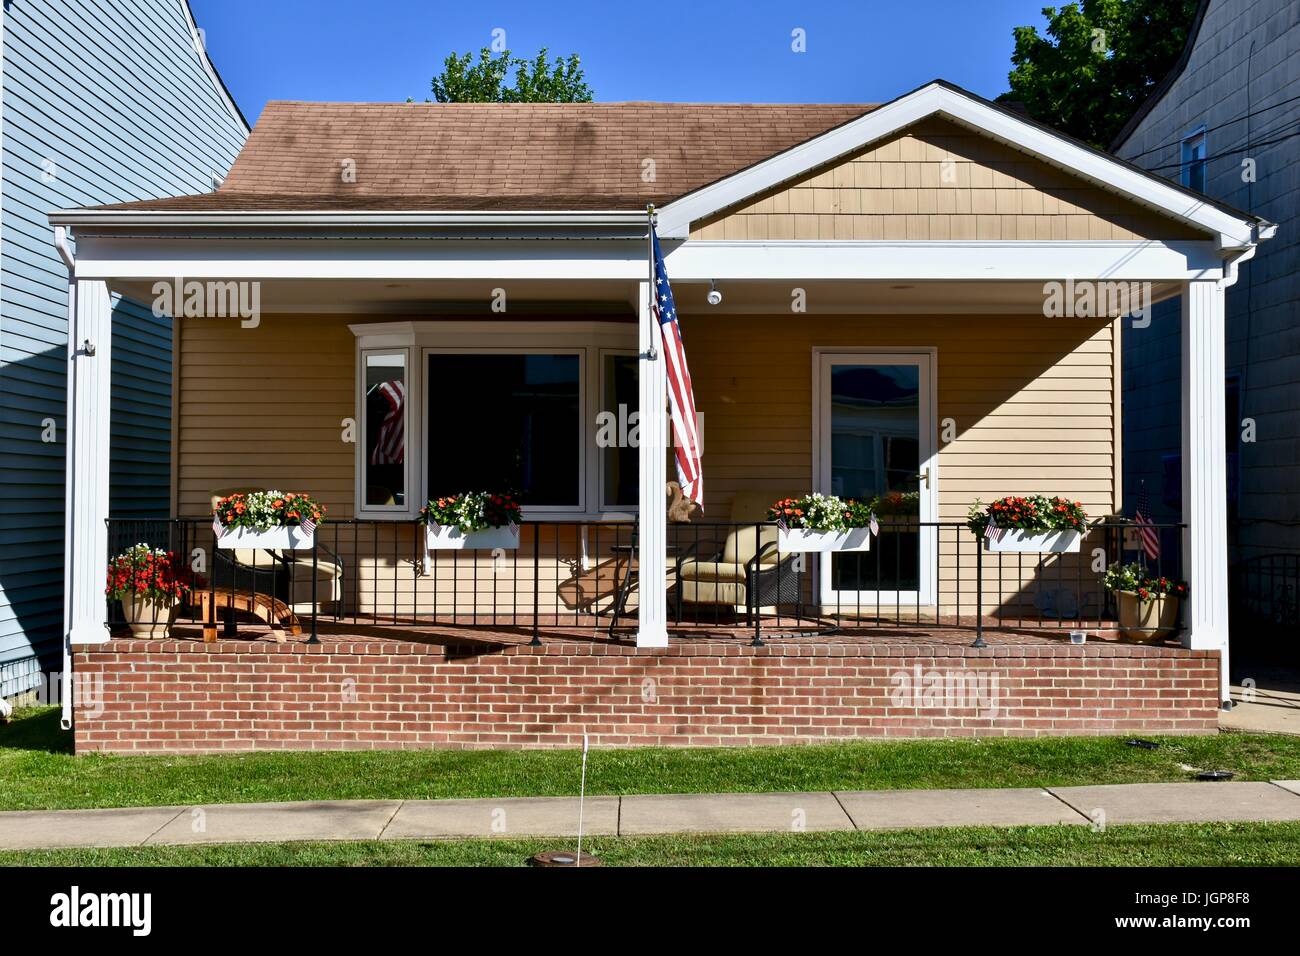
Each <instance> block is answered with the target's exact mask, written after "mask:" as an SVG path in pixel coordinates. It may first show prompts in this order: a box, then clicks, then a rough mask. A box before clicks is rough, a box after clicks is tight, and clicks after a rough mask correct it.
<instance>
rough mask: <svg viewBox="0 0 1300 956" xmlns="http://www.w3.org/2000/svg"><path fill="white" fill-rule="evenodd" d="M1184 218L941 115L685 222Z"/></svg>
mask: <svg viewBox="0 0 1300 956" xmlns="http://www.w3.org/2000/svg"><path fill="white" fill-rule="evenodd" d="M1203 235H1204V234H1203V233H1201V232H1197V231H1196V230H1194V229H1193V228H1192V227H1190V226H1188V225H1187V224H1186V223H1184V222H1182V221H1180V220H1176V219H1172V218H1169V217H1167V216H1161V215H1159V214H1157V213H1155V212H1152V211H1151V210H1150V209H1148V208H1147V207H1145V206H1140V205H1138V204H1136V203H1132V202H1130V201H1128V200H1126V199H1124V198H1123V197H1121V196H1118V195H1115V194H1114V193H1111V192H1108V191H1106V190H1104V189H1101V188H1099V187H1097V186H1095V185H1093V184H1091V183H1088V182H1085V181H1082V180H1080V179H1078V178H1077V177H1074V176H1071V175H1070V174H1068V173H1066V172H1064V171H1062V170H1060V169H1057V168H1056V167H1054V166H1049V165H1048V164H1046V163H1044V162H1042V161H1041V160H1038V159H1035V158H1034V157H1032V156H1029V155H1027V154H1025V153H1024V152H1021V151H1020V150H1016V149H1013V148H1012V147H1010V146H1007V145H1005V144H1003V143H1000V142H998V141H996V140H993V139H990V138H989V137H987V136H983V135H981V134H980V133H978V132H976V131H974V130H971V129H969V128H967V127H964V126H959V125H958V124H956V123H953V122H950V121H948V120H945V119H942V118H939V117H930V118H928V119H924V120H921V121H920V122H918V123H914V124H913V125H911V126H909V127H907V128H906V129H904V130H902V131H900V132H899V133H896V134H894V135H892V136H888V137H885V138H884V139H881V140H878V141H876V142H875V143H872V144H871V145H870V146H867V147H866V148H864V149H862V150H860V151H858V152H857V153H855V154H853V155H852V156H849V157H846V158H844V159H842V160H840V161H838V162H836V163H833V164H831V165H829V166H825V167H823V168H821V169H820V170H818V171H816V172H814V173H811V174H809V175H806V176H804V177H802V178H800V179H797V180H795V181H794V182H792V183H787V184H783V185H781V186H778V187H776V188H775V189H773V190H771V191H769V192H767V193H765V194H763V195H761V196H759V197H751V198H750V199H747V200H744V201H742V203H741V204H739V205H737V206H733V207H731V208H730V209H728V210H725V211H723V212H722V213H719V214H718V215H716V216H713V217H711V218H709V219H706V220H702V221H698V222H694V223H692V225H691V231H690V237H691V238H692V239H706V240H708V239H714V240H716V239H724V240H733V239H743V240H770V241H787V240H800V239H812V240H828V239H856V240H885V241H901V240H1020V241H1028V240H1053V241H1060V240H1084V239H1088V240H1095V239H1115V240H1127V241H1132V240H1138V239H1157V240H1172V239H1197V238H1202V237H1203Z"/></svg>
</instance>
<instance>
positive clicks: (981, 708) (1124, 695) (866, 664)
mask: <svg viewBox="0 0 1300 956" xmlns="http://www.w3.org/2000/svg"><path fill="white" fill-rule="evenodd" d="M74 657H75V660H74V668H75V672H76V673H77V675H78V677H77V681H78V685H79V686H80V687H81V688H82V689H83V694H82V700H81V702H80V703H79V704H78V706H77V710H76V721H75V725H76V747H77V750H78V751H79V752H84V751H96V750H98V751H173V752H174V751H217V750H273V749H368V748H410V749H416V748H426V747H448V748H470V747H480V748H481V747H565V746H573V745H575V744H577V743H580V741H581V735H582V733H583V731H584V730H586V731H587V732H588V733H590V734H591V740H592V743H593V744H596V745H604V746H639V745H665V746H716V745H752V744H769V743H796V742H801V743H806V742H816V741H831V740H842V739H846V738H853V737H934V736H1039V735H1048V734H1058V735H1066V734H1127V733H1149V734H1156V733H1178V734H1188V733H1210V732H1213V731H1214V730H1215V729H1216V728H1217V726H1218V708H1217V702H1218V666H1219V662H1218V655H1217V652H1213V651H1187V650H1180V649H1174V648H1147V647H1138V646H1126V645H1107V644H1089V645H1085V646H1082V647H1073V646H1069V645H1061V646H1056V645H1051V646H1019V647H1017V646H998V647H992V648H988V649H984V650H975V649H969V648H953V647H942V646H939V647H926V646H907V647H900V646H897V645H892V646H891V645H884V644H882V645H828V644H805V645H798V644H786V645H779V646H769V647H765V648H750V647H748V646H745V645H739V644H708V643H701V644H693V645H692V644H682V645H676V646H674V647H672V648H670V649H669V650H667V651H650V650H645V651H638V650H636V649H634V648H627V647H618V646H609V645H598V644H597V645H586V644H579V643H556V644H550V645H547V646H545V647H542V648H529V647H510V648H507V649H506V650H504V651H500V652H494V653H491V654H486V655H480V656H472V657H461V658H457V657H455V656H448V655H447V654H446V653H445V652H444V651H443V649H441V648H431V647H429V646H425V645H419V644H407V643H401V642H396V641H383V642H379V641H372V642H360V643H343V642H339V643H325V644H321V645H319V646H314V647H309V646H305V645H302V644H297V643H293V644H284V645H274V644H267V643H251V642H242V641H229V642H220V643H216V644H210V645H204V644H202V643H198V642H191V641H133V640H114V641H110V642H109V643H107V644H98V645H85V646H78V647H76V648H74ZM917 668H919V671H918V670H917ZM918 673H919V674H920V675H921V678H922V679H921V681H917V680H916V679H915V677H916V675H917V674H918ZM936 676H937V677H939V678H942V679H945V680H948V681H953V682H955V681H957V680H959V679H960V680H962V681H965V683H964V685H958V684H956V683H953V684H950V685H945V686H947V687H950V688H951V689H952V690H956V691H957V692H956V693H951V692H950V693H948V694H947V695H946V696H944V695H941V696H940V697H939V698H938V699H936V697H935V696H934V694H935V693H936V692H935V691H933V690H931V691H930V692H929V696H927V693H926V691H925V686H926V685H925V680H926V679H927V678H928V679H931V680H933V679H934V678H935V677H936ZM977 681H978V682H982V684H978V685H977V684H976V683H974V682H977ZM912 686H914V687H916V688H917V690H916V693H915V694H913V693H911V690H910V688H911V687H912ZM961 686H964V688H965V693H963V692H962V691H961V690H958V688H959V687H961ZM977 687H982V688H983V696H982V697H981V696H978V695H977V694H973V693H971V691H972V690H973V689H975V688H977ZM96 696H98V697H99V698H100V699H99V700H98V701H96V700H95V699H94V698H95V697H96ZM990 708H994V709H990ZM96 711H100V712H98V713H96Z"/></svg>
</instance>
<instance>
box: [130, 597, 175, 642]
mask: <svg viewBox="0 0 1300 956" xmlns="http://www.w3.org/2000/svg"><path fill="white" fill-rule="evenodd" d="M178 606H179V605H178V602H177V601H175V600H172V601H170V602H163V603H158V602H153V601H150V600H149V599H148V598H146V597H145V596H144V595H141V594H132V595H130V596H129V597H124V598H122V619H123V620H125V621H126V623H127V624H128V625H129V626H130V628H131V636H132V637H166V636H167V634H168V632H170V631H171V626H172V622H173V621H175V620H176V609H177V607H178Z"/></svg>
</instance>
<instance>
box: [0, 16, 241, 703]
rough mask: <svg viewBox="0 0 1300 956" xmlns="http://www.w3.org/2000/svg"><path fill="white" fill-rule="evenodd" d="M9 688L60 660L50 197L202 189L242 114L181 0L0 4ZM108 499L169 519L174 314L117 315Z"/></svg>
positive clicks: (2, 517)
mask: <svg viewBox="0 0 1300 956" xmlns="http://www.w3.org/2000/svg"><path fill="white" fill-rule="evenodd" d="M2 16H3V39H4V60H3V64H4V67H3V68H4V74H3V97H4V117H3V118H4V167H3V235H2V236H0V240H2V244H3V249H2V250H0V255H2V257H3V276H2V279H0V696H9V695H13V694H17V693H21V692H23V691H25V690H28V689H30V688H32V687H34V686H35V685H36V683H37V681H38V680H39V676H40V673H41V670H42V669H45V670H48V669H50V668H51V667H57V666H58V662H59V657H60V654H61V648H60V643H61V632H62V629H63V624H62V620H63V618H62V615H63V611H62V601H63V557H64V556H63V540H64V538H63V525H64V521H63V505H64V497H63V496H64V447H65V443H64V439H65V434H64V425H65V417H66V411H67V409H66V394H65V389H66V376H67V310H68V298H67V290H68V285H67V282H68V280H67V274H68V273H67V268H66V266H65V265H64V263H63V261H62V260H61V259H60V257H59V254H58V252H57V251H56V250H55V247H54V241H53V230H52V229H51V228H50V225H49V222H48V220H47V218H46V216H47V214H48V213H49V212H50V211H51V210H54V209H66V208H68V207H70V206H85V205H92V204H95V203H111V202H122V201H128V200H134V199H150V198H159V197H164V196H173V195H185V194H190V193H197V192H205V191H209V190H211V189H213V188H214V186H215V184H216V182H219V181H220V180H221V178H223V177H224V176H225V174H226V172H227V170H229V168H230V165H231V163H232V162H233V161H234V159H235V156H236V155H237V154H238V152H239V149H240V147H241V146H242V145H243V142H244V139H245V137H246V136H247V135H248V124H247V122H246V121H245V120H244V118H243V116H242V114H240V112H239V109H238V108H237V107H236V106H235V104H234V102H233V100H232V99H231V98H230V95H229V93H228V92H227V91H226V89H225V87H224V86H223V85H222V82H221V79H220V78H219V77H218V76H217V74H216V71H215V70H214V69H213V67H212V64H211V63H210V62H209V60H208V57H207V54H206V53H205V52H204V48H203V43H202V39H201V33H200V32H199V31H198V30H196V28H195V25H194V19H193V16H192V14H191V12H190V9H189V5H188V3H187V2H186V0H112V2H104V0H4V12H3V14H2ZM113 321H114V328H113V343H112V356H113V413H112V415H113V417H112V477H111V495H112V511H113V513H114V514H117V515H131V514H138V515H154V516H156V515H163V514H167V513H168V509H169V501H168V485H169V477H170V448H171V403H172V395H171V325H170V322H169V320H167V319H157V318H155V317H154V316H153V315H152V312H151V309H150V307H149V305H148V304H145V305H141V304H139V303H136V302H132V301H130V300H121V301H119V302H117V303H116V307H115V310H114V315H113Z"/></svg>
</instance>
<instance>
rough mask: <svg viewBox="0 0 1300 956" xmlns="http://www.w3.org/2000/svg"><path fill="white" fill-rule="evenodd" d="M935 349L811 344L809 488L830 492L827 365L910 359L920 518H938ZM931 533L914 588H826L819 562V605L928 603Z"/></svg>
mask: <svg viewBox="0 0 1300 956" xmlns="http://www.w3.org/2000/svg"><path fill="white" fill-rule="evenodd" d="M938 351H939V350H938V349H937V348H935V347H933V346H919V347H897V346H896V347H877V348H866V347H861V348H849V347H840V346H836V347H816V346H815V347H814V348H813V350H812V353H813V354H812V366H813V367H812V473H813V488H814V489H815V490H817V491H821V492H823V493H825V494H830V485H831V480H830V479H831V476H830V471H831V464H830V454H831V446H830V442H829V441H827V440H824V436H827V435H829V431H830V407H829V405H827V406H825V407H823V403H822V386H823V383H824V381H826V380H828V370H829V368H830V366H831V365H905V364H906V365H911V364H915V365H917V366H918V367H919V368H920V372H921V374H920V408H919V409H918V412H917V445H918V447H917V460H918V462H919V465H920V469H921V471H922V472H925V471H926V470H928V471H929V474H930V480H929V482H928V486H922V487H921V489H920V491H921V499H920V505H921V514H920V520H921V521H922V522H926V521H937V520H938V517H937V516H938V514H939V452H938V448H937V443H936V441H935V439H936V436H937V435H938V423H937V419H936V414H937V407H938V398H937V387H936V381H935V379H936V377H937V375H936V373H937V370H938V365H939V362H938ZM936 537H937V536H935V535H933V534H927V533H925V532H924V530H923V531H922V533H921V536H920V538H921V540H920V548H919V555H918V559H917V560H918V562H919V567H918V571H919V573H920V587H919V589H918V590H916V591H881V592H879V594H877V592H875V591H859V592H854V591H844V592H836V591H833V590H832V589H831V579H830V575H831V562H830V560H829V559H828V560H824V561H819V562H818V565H819V566H818V569H817V577H816V580H817V597H818V600H819V601H820V602H821V603H822V605H823V606H830V605H834V604H835V603H836V601H837V595H838V600H839V603H840V605H841V606H848V605H850V604H852V605H853V606H855V607H856V606H857V605H858V603H859V602H861V606H862V607H863V608H866V607H869V606H870V607H875V606H876V605H877V603H879V605H880V607H882V608H883V607H886V606H889V607H896V606H899V605H907V606H916V605H918V604H919V605H921V606H927V605H930V606H933V605H934V603H935V593H936V589H937V587H938V582H937V581H936V580H935V572H934V566H935V548H936V544H937V541H936Z"/></svg>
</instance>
